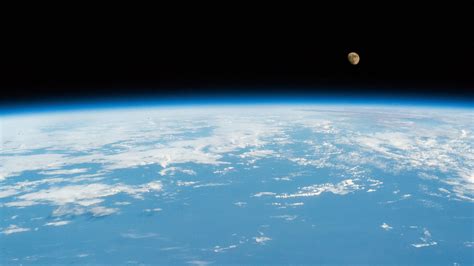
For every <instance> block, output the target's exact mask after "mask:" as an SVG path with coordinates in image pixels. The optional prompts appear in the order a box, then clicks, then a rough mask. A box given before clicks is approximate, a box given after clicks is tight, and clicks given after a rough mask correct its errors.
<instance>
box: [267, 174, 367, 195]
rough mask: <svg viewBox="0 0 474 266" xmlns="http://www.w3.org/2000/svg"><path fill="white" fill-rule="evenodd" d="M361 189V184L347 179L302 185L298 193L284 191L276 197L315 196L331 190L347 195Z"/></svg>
mask: <svg viewBox="0 0 474 266" xmlns="http://www.w3.org/2000/svg"><path fill="white" fill-rule="evenodd" d="M359 189H361V186H360V185H358V184H356V183H354V181H353V180H352V179H346V180H343V181H341V182H339V183H337V184H331V183H325V184H318V185H312V186H307V187H302V188H301V189H300V190H298V192H296V193H292V194H288V193H283V194H278V195H276V196H275V197H276V198H282V199H287V198H298V197H313V196H319V195H321V194H322V193H326V192H331V193H333V194H336V195H346V194H348V193H350V192H353V191H356V190H359Z"/></svg>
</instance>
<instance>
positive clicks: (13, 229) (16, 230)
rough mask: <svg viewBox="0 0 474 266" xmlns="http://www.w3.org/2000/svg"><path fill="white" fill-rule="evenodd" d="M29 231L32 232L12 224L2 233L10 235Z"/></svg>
mask: <svg viewBox="0 0 474 266" xmlns="http://www.w3.org/2000/svg"><path fill="white" fill-rule="evenodd" d="M28 231H30V228H24V227H19V226H18V225H14V224H11V225H10V226H8V227H7V228H5V229H4V230H3V231H1V233H2V234H4V235H10V234H15V233H22V232H28Z"/></svg>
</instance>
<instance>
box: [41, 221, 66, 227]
mask: <svg viewBox="0 0 474 266" xmlns="http://www.w3.org/2000/svg"><path fill="white" fill-rule="evenodd" d="M69 223H71V221H55V222H49V223H45V224H44V225H45V226H63V225H66V224H69Z"/></svg>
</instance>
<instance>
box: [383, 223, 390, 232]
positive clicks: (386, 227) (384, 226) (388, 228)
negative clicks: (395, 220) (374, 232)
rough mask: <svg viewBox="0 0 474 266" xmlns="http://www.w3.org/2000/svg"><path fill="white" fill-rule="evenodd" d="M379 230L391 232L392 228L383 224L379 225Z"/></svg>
mask: <svg viewBox="0 0 474 266" xmlns="http://www.w3.org/2000/svg"><path fill="white" fill-rule="evenodd" d="M380 228H382V229H383V230H385V231H389V230H392V229H393V227H391V226H390V225H388V224H387V223H383V224H382V225H380Z"/></svg>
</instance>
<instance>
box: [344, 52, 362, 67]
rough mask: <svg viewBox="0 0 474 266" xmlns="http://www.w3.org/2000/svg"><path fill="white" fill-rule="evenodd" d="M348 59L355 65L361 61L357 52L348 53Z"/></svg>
mask: <svg viewBox="0 0 474 266" xmlns="http://www.w3.org/2000/svg"><path fill="white" fill-rule="evenodd" d="M347 59H348V60H349V62H350V63H351V64H353V65H357V64H359V61H360V57H359V55H358V54H357V53H355V52H350V53H349V54H348V55H347Z"/></svg>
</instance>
